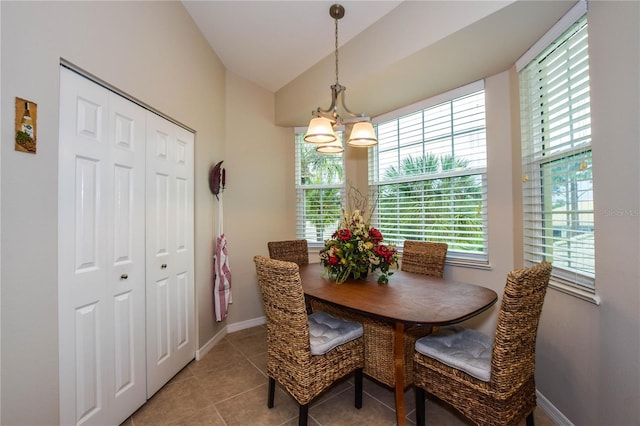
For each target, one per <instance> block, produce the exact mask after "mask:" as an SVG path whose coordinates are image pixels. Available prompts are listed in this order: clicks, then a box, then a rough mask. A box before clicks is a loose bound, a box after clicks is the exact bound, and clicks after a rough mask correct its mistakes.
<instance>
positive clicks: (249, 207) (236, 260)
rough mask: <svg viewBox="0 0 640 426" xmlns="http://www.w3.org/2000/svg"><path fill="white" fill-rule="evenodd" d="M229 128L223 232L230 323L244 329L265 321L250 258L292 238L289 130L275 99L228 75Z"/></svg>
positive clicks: (291, 160) (293, 198)
mask: <svg viewBox="0 0 640 426" xmlns="http://www.w3.org/2000/svg"><path fill="white" fill-rule="evenodd" d="M227 128H228V129H229V132H228V134H227V148H226V155H227V157H226V159H225V163H224V164H225V165H226V167H227V187H228V189H227V190H226V191H225V193H224V231H225V235H226V237H227V242H228V244H229V260H230V262H231V268H232V269H231V274H232V277H233V287H232V290H233V300H234V302H233V304H232V305H231V307H230V311H229V319H228V322H229V325H232V324H233V326H234V327H236V328H237V327H241V328H242V327H244V326H247V325H251V324H255V322H252V320H256V319H259V318H260V317H262V316H263V315H264V313H263V311H262V299H260V293H259V291H258V284H257V281H256V274H255V266H254V264H253V256H255V255H257V254H261V255H263V256H268V251H267V241H271V240H286V239H293V238H295V234H296V231H295V202H296V200H295V195H294V194H295V192H294V178H293V176H294V168H293V166H294V150H293V130H291V129H286V128H282V127H276V126H275V125H274V119H273V93H271V92H268V91H266V90H263V89H260V88H258V87H257V86H255V85H253V84H252V83H249V82H247V81H245V80H243V79H241V78H239V77H237V76H235V75H233V74H231V73H228V74H227ZM247 321H248V322H249V324H246V322H247Z"/></svg>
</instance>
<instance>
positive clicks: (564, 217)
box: [520, 3, 595, 294]
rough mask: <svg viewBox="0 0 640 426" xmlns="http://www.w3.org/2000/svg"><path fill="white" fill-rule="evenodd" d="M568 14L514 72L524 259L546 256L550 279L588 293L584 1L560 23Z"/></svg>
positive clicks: (591, 281) (591, 275)
mask: <svg viewBox="0 0 640 426" xmlns="http://www.w3.org/2000/svg"><path fill="white" fill-rule="evenodd" d="M575 15H577V16H579V19H578V18H577V17H576V16H575ZM570 17H571V19H570V22H569V23H570V24H571V25H567V24H564V26H563V30H564V32H563V33H562V34H561V35H560V36H559V37H557V38H555V40H554V41H553V42H551V43H545V47H543V48H540V51H539V53H538V54H537V55H536V56H535V57H534V58H533V59H532V60H531V61H530V62H528V63H527V64H526V66H524V67H523V68H522V69H521V70H520V103H521V106H520V109H521V121H522V166H523V191H524V193H523V203H524V205H523V213H524V224H523V226H524V257H525V262H526V264H527V265H530V264H533V263H537V262H540V261H542V260H547V261H549V262H551V263H552V264H553V273H552V285H556V286H559V287H561V289H563V290H565V291H569V292H572V293H579V292H586V293H591V294H593V293H595V250H594V222H593V211H594V205H593V175H592V173H591V119H590V106H589V56H588V43H587V40H588V39H587V15H586V9H585V8H584V5H583V4H580V3H579V4H578V5H577V6H576V7H575V8H574V9H573V10H572V11H570V12H569V15H568V17H565V19H564V21H565V22H566V21H567V20H568V19H569V18H570ZM576 19H577V20H576ZM560 23H563V21H561V22H560ZM555 31H556V33H557V32H558V30H557V29H556V30H555Z"/></svg>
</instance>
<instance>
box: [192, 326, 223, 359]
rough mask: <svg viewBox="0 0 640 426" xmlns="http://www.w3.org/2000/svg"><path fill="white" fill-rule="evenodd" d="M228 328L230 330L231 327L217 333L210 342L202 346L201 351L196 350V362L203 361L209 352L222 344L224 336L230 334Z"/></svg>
mask: <svg viewBox="0 0 640 426" xmlns="http://www.w3.org/2000/svg"><path fill="white" fill-rule="evenodd" d="M228 328H229V326H226V327H223V328H222V330H220V331H219V332H217V333H216V334H215V335H214V336H213V337H212V338H211V339H209V341H208V342H207V343H205V344H204V345H202V347H201V348H200V349H198V350H196V361H200V360H201V359H202V357H203V356H205V355H206V354H207V352H209V351H210V350H211V349H213V347H214V346H215V345H217V344H218V342H220V341H221V340H222V339H224V336H226V335H227V333H228V332H227V329H228Z"/></svg>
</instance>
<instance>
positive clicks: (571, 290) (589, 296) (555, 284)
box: [549, 278, 601, 306]
mask: <svg viewBox="0 0 640 426" xmlns="http://www.w3.org/2000/svg"><path fill="white" fill-rule="evenodd" d="M549 288H552V289H554V290H557V291H560V292H562V293H565V294H568V295H569V296H573V297H577V298H578V299H582V300H586V301H587V302H589V303H593V304H594V305H596V306H600V302H601V299H600V296H598V295H597V294H595V293H591V292H589V291H585V290H581V289H579V288H575V287H573V286H570V285H567V284H564V283H562V282H561V281H558V280H555V279H554V278H551V280H549Z"/></svg>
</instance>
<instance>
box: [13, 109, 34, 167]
mask: <svg viewBox="0 0 640 426" xmlns="http://www.w3.org/2000/svg"><path fill="white" fill-rule="evenodd" d="M37 119H38V105H37V104H36V103H35V102H31V101H28V100H26V99H22V98H18V97H16V143H15V150H16V151H21V152H28V153H29V154H35V153H36V141H37V130H38V126H37Z"/></svg>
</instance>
